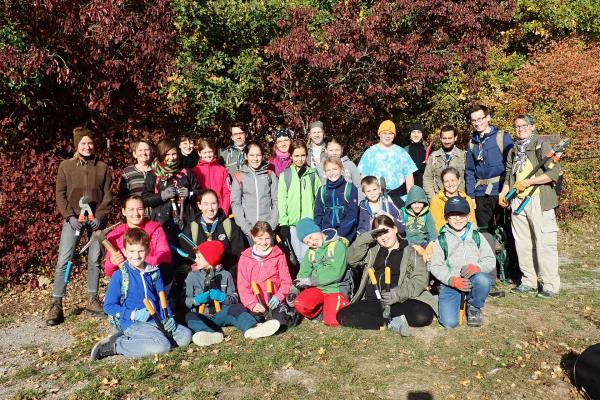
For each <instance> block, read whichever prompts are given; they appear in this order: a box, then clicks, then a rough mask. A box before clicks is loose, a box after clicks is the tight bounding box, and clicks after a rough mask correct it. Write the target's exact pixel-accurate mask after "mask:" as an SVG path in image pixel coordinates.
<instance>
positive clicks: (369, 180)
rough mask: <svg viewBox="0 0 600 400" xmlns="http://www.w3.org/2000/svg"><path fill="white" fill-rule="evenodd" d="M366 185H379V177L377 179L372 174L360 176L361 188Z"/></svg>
mask: <svg viewBox="0 0 600 400" xmlns="http://www.w3.org/2000/svg"><path fill="white" fill-rule="evenodd" d="M367 185H377V186H381V185H380V184H379V179H377V178H376V177H374V176H372V175H367V176H365V177H364V178H362V179H361V180H360V187H361V189H362V188H364V187H365V186H367Z"/></svg>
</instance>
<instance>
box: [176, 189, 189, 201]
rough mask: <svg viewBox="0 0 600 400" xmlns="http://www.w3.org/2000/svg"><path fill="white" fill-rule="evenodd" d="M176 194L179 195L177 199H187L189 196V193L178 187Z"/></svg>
mask: <svg viewBox="0 0 600 400" xmlns="http://www.w3.org/2000/svg"><path fill="white" fill-rule="evenodd" d="M177 194H179V197H181V198H182V199H187V198H188V196H189V195H190V191H189V190H188V188H186V187H180V188H179V190H178V191H177Z"/></svg>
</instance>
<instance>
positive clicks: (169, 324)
mask: <svg viewBox="0 0 600 400" xmlns="http://www.w3.org/2000/svg"><path fill="white" fill-rule="evenodd" d="M164 327H165V331H167V332H171V333H173V332H175V329H176V328H177V324H176V323H175V320H174V319H173V317H169V318H167V320H166V321H165V323H164Z"/></svg>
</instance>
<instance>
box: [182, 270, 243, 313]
mask: <svg viewBox="0 0 600 400" xmlns="http://www.w3.org/2000/svg"><path fill="white" fill-rule="evenodd" d="M207 274H208V271H206V270H205V269H201V270H198V271H192V272H190V273H188V275H187V278H185V284H184V285H185V290H184V293H185V306H186V307H187V308H188V309H192V308H194V307H195V306H197V304H194V296H195V295H197V294H199V293H204V292H206V291H207V290H210V289H219V290H220V291H222V292H225V294H226V295H227V298H226V299H225V301H224V302H223V304H225V305H227V304H235V303H239V301H240V298H239V296H238V294H237V291H236V290H235V283H234V281H233V276H232V275H231V273H230V272H229V271H227V270H225V269H223V266H221V265H219V266H218V267H217V268H215V276H214V280H213V281H211V282H210V283H211V285H210V286H208V287H207V285H206V278H207Z"/></svg>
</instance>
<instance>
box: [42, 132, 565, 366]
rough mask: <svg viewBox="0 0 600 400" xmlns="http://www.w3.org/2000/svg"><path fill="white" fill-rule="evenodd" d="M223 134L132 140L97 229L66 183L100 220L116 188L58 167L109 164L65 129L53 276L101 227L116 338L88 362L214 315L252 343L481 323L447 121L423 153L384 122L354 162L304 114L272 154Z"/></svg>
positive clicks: (459, 166) (477, 271)
mask: <svg viewBox="0 0 600 400" xmlns="http://www.w3.org/2000/svg"><path fill="white" fill-rule="evenodd" d="M229 129H230V133H231V139H232V142H233V143H232V145H231V146H229V147H228V148H226V149H224V150H221V151H217V148H216V147H215V146H214V145H213V144H212V143H211V142H210V141H207V140H204V139H200V140H196V141H194V140H193V138H191V137H188V136H184V137H182V138H181V139H180V141H179V143H175V142H173V141H171V140H170V139H163V140H161V141H160V142H158V143H157V145H156V149H155V150H154V149H153V146H152V144H151V143H150V142H148V141H146V140H140V141H137V142H135V143H134V144H133V146H132V152H133V156H134V159H135V160H136V163H135V164H134V165H132V166H130V167H127V168H126V169H125V170H124V171H123V174H122V177H121V182H120V184H119V191H120V193H119V197H120V198H121V201H122V207H123V208H122V214H123V216H124V217H125V222H124V223H122V224H120V225H118V226H116V227H112V228H113V229H112V230H111V231H110V232H109V233H108V234H107V235H106V237H105V238H104V236H103V235H104V231H100V229H101V228H104V227H105V226H106V224H105V221H104V220H99V221H98V220H96V221H98V222H96V223H92V222H91V221H93V219H88V220H84V221H83V222H82V221H81V220H80V219H78V215H79V214H80V213H83V208H82V205H81V204H80V203H81V201H79V202H78V200H80V199H78V198H77V199H76V198H74V197H73V196H71V195H70V194H71V193H73V192H76V193H82V194H86V193H94V200H95V201H96V203H95V204H94V206H95V207H96V213H97V216H98V217H99V216H103V215H104V214H105V213H106V210H107V209H108V207H109V203H110V201H111V198H110V193H105V192H102V191H99V190H98V187H101V188H104V190H107V188H108V187H110V177H105V178H103V180H102V181H98V182H94V183H92V185H96V187H82V185H84V184H82V183H77V182H72V181H69V179H67V180H66V182H63V181H65V178H64V176H62V175H60V174H63V175H64V174H65V172H64V171H65V170H66V168H67V167H68V168H70V169H71V170H74V171H75V173H85V169H84V168H87V169H92V170H93V171H96V172H95V174H96V176H103V175H101V174H104V172H103V171H104V170H105V164H103V163H101V162H100V161H97V160H96V158H95V157H94V155H93V154H94V152H93V149H94V148H93V143H94V134H93V132H92V131H89V130H82V129H80V128H77V129H76V130H75V136H74V137H75V142H76V143H75V144H76V148H77V152H76V153H75V157H74V161H73V162H72V164H73V165H70V164H69V165H67V164H65V163H66V162H65V163H63V164H64V165H63V164H61V168H60V169H59V182H60V183H61V188H62V189H61V192H58V189H57V202H58V204H59V206H60V208H61V212H62V214H63V216H64V217H65V223H64V226H63V236H64V238H63V239H61V250H60V251H61V258H60V260H59V265H58V266H57V270H56V271H57V272H56V274H55V275H56V278H55V281H56V280H58V281H62V274H64V270H65V267H64V265H63V264H64V260H65V259H67V258H68V257H70V254H72V251H73V249H74V247H75V245H76V243H77V240H78V233H79V230H81V229H88V230H89V231H90V233H91V232H96V231H100V234H99V236H98V238H99V239H100V240H99V241H102V239H103V238H104V239H106V240H104V241H103V244H105V247H106V248H107V250H108V252H107V254H106V258H105V262H104V271H105V273H106V275H108V276H111V280H110V283H109V286H108V289H107V293H106V296H105V298H104V305H103V308H102V310H103V311H104V313H106V314H107V315H108V316H109V320H110V321H111V323H112V324H113V325H114V327H115V328H116V333H114V334H112V335H110V336H109V337H107V338H105V339H103V340H102V341H100V342H98V343H97V344H96V346H95V347H94V349H93V351H92V358H93V359H100V358H104V357H107V356H110V355H115V354H122V355H125V356H128V357H142V356H147V355H150V354H156V353H161V352H166V351H169V349H171V348H172V347H174V346H185V345H187V344H189V343H190V342H192V341H193V342H194V343H195V344H197V345H199V346H209V345H214V344H217V343H219V342H221V341H223V331H222V328H223V327H225V326H234V327H236V328H237V329H239V330H240V331H242V332H243V334H244V337H246V338H248V339H258V338H262V337H267V336H271V335H274V334H276V333H278V332H283V331H285V330H286V329H288V328H291V327H294V326H295V325H297V324H298V323H299V322H300V321H301V319H302V318H306V319H316V320H319V321H321V320H322V321H323V323H324V324H325V325H327V326H338V325H342V326H347V327H353V328H358V329H380V328H382V327H387V328H389V329H391V330H392V331H394V332H397V333H398V334H400V335H402V336H408V335H409V334H410V328H411V327H413V328H415V327H422V326H426V325H429V324H431V323H432V321H433V320H434V317H435V316H437V318H438V320H439V322H440V324H441V325H443V326H444V327H447V328H453V327H456V326H457V325H459V324H460V323H461V322H462V321H461V319H462V317H461V316H462V315H464V316H465V317H466V322H467V324H468V325H469V326H475V327H477V326H481V325H482V324H483V318H482V309H483V307H484V304H485V301H486V297H487V296H488V294H489V293H490V290H491V288H492V286H493V283H494V281H495V278H496V273H495V270H496V257H495V248H494V247H493V246H491V245H490V243H489V242H488V240H487V239H486V238H485V237H483V235H482V234H480V232H479V230H478V227H477V220H476V218H475V206H476V204H475V201H474V200H473V199H471V197H469V196H468V195H467V194H466V193H465V191H464V190H463V188H464V183H463V182H464V179H463V173H464V172H463V171H465V156H464V152H462V153H461V151H460V150H459V149H458V148H456V146H455V141H456V130H455V129H454V128H452V127H447V126H446V127H444V128H442V129H441V135H440V138H441V140H442V149H440V151H435V152H431V151H430V150H431V145H429V146H426V145H425V144H424V143H423V137H424V134H425V133H426V132H425V128H424V127H423V126H421V125H419V124H414V125H412V126H411V127H410V129H409V134H410V139H411V143H410V144H409V145H408V146H407V147H406V148H402V147H400V146H398V145H396V144H394V141H395V139H396V137H395V136H396V127H395V124H394V123H393V122H392V121H389V120H388V121H384V122H383V123H381V125H380V127H379V129H378V136H379V143H377V144H375V145H373V146H372V147H370V148H369V149H367V150H366V151H365V152H364V154H363V156H362V158H361V160H360V162H359V163H358V167H357V166H356V164H354V162H352V161H351V160H350V159H349V158H348V157H347V156H345V155H343V145H342V144H341V143H340V142H339V141H338V140H336V139H335V138H330V139H329V140H326V139H325V137H324V126H323V123H322V122H320V121H315V122H313V123H311V124H310V125H309V131H308V143H306V142H304V141H303V140H301V139H299V138H297V137H296V134H295V133H294V132H293V131H292V130H291V129H289V128H283V129H279V130H277V131H276V132H275V135H274V147H273V152H272V158H271V159H270V160H268V161H267V160H266V158H265V154H264V151H263V147H262V145H261V144H260V143H258V142H246V132H245V127H244V125H243V124H241V123H235V124H232V125H231V127H230V128H229ZM153 152H155V154H152V153H153ZM469 153H471V152H469ZM523 154H524V152H523ZM457 161H458V163H457ZM510 165H512V164H510ZM93 168H95V170H94V169H93ZM79 169H81V172H78V171H79ZM432 171H433V173H434V175H435V176H434V177H432V176H431V174H432ZM529 171H530V170H529ZM71 174H74V172H71ZM521 175H523V173H521ZM554 175H556V174H554ZM554 175H551V176H552V177H554ZM517 178H519V179H521V176H520V175H517ZM513 181H514V179H513ZM510 182H512V181H510ZM512 184H514V182H512V183H511V185H512ZM69 185H71V186H74V187H71V188H69V187H67V186H69ZM78 185H79V187H78ZM422 186H425V190H424V189H423V188H422ZM58 187H59V185H58V183H57V188H58ZM63 187H64V188H63ZM506 188H507V185H505V186H504V190H503V192H502V193H503V194H505V193H506V192H507V189H506ZM66 193H69V196H70V197H68V196H66ZM59 196H60V197H59ZM520 198H522V197H520ZM486 201H487V200H486ZM78 206H79V207H78ZM478 206H479V204H478ZM65 231H67V232H66V233H65ZM71 231H73V232H71ZM67 241H68V243H67ZM63 242H64V243H63ZM97 246H98V244H96V247H97ZM96 253H98V254H99V253H100V250H99V249H96V248H94V253H93V254H92V253H90V263H91V264H90V266H89V269H90V270H93V271H92V272H90V274H91V275H90V277H89V279H90V282H89V285H88V290H89V294H90V305H89V308H90V311H94V312H95V313H96V314H101V310H95V309H94V302H97V301H98V297H97V276H96V274H97V272H96V271H95V268H97V267H96V265H95V264H93V263H95V262H98V260H99V256H97V254H96ZM528 278H529V277H528ZM527 282H528V285H531V286H533V283H529V281H527ZM552 284H553V282H551V281H549V282H548V285H552ZM521 292H523V290H522V291H521ZM63 293H64V286H61V285H58V284H57V283H56V282H55V294H54V301H53V305H52V308H51V309H50V311H49V314H48V319H47V323H48V325H56V324H59V323H61V322H62V321H63V311H62V302H61V299H62V294H63ZM517 293H520V292H519V291H517Z"/></svg>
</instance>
